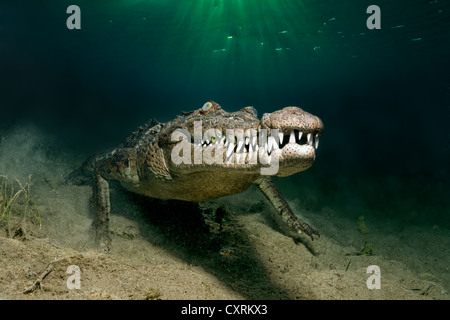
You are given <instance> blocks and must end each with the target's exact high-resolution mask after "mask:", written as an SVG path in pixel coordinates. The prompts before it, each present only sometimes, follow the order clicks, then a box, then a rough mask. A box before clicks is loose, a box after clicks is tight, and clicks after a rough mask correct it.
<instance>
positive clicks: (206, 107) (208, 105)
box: [202, 101, 212, 111]
mask: <svg viewBox="0 0 450 320" xmlns="http://www.w3.org/2000/svg"><path fill="white" fill-rule="evenodd" d="M211 107H212V103H211V102H209V101H208V102H206V103H205V104H204V105H203V107H202V111H208V110H209V109H211Z"/></svg>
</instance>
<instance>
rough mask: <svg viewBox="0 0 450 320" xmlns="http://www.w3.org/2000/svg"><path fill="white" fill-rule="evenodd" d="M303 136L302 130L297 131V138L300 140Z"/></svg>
mask: <svg viewBox="0 0 450 320" xmlns="http://www.w3.org/2000/svg"><path fill="white" fill-rule="evenodd" d="M302 136H303V132H301V131H299V132H298V140H299V141H300V140H301V139H302Z"/></svg>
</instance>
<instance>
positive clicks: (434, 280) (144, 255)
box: [0, 130, 450, 300]
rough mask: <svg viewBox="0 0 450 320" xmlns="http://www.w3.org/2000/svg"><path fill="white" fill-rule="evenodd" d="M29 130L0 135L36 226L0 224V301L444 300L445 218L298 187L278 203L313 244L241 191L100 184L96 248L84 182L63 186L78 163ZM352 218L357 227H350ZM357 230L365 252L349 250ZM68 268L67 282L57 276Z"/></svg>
mask: <svg viewBox="0 0 450 320" xmlns="http://www.w3.org/2000/svg"><path fill="white" fill-rule="evenodd" d="M29 131H30V133H28V134H23V133H21V134H20V135H19V134H17V132H16V133H14V132H13V133H11V134H10V135H7V136H6V137H5V136H3V137H4V138H3V139H2V141H1V144H0V151H2V152H1V156H0V169H1V172H0V174H2V175H8V177H17V178H18V179H19V180H23V179H26V177H27V176H28V175H29V174H32V181H33V185H32V191H33V193H32V194H33V199H34V202H35V204H36V207H37V208H38V209H39V212H40V214H41V225H40V226H39V224H38V223H36V221H31V220H30V221H28V220H26V221H21V222H20V226H19V228H16V231H15V232H14V233H13V234H12V233H10V234H7V232H6V230H7V228H6V225H5V223H6V222H5V221H4V220H3V221H2V222H1V223H0V227H1V229H0V298H1V299H397V300H398V299H441V300H448V299H449V298H450V295H449V290H450V276H449V274H450V273H449V268H450V263H449V257H450V229H449V225H447V224H445V223H443V224H439V223H436V224H420V223H416V224H414V223H410V220H413V218H414V217H409V218H403V219H389V218H386V217H383V218H380V217H379V216H377V215H376V214H374V213H373V212H371V211H370V210H365V211H361V210H359V213H357V214H355V213H352V214H349V213H347V212H345V211H344V210H343V209H342V207H339V206H336V207H334V206H333V205H332V202H327V201H326V200H327V198H326V197H325V196H324V198H323V200H322V198H321V196H322V195H321V194H320V193H316V194H305V193H303V192H302V191H304V190H305V189H302V187H298V188H299V190H298V192H297V193H298V196H296V197H293V196H292V194H296V191H295V190H294V191H293V192H290V193H289V195H287V200H288V202H289V203H290V205H291V206H292V208H293V210H294V211H295V212H297V213H299V214H300V215H301V216H302V218H303V219H305V220H306V221H308V222H309V223H311V224H312V225H313V226H314V227H315V228H316V229H318V230H319V231H320V233H321V237H320V238H319V239H317V240H314V241H311V240H310V239H309V238H307V237H297V238H295V239H294V238H293V237H291V236H290V235H289V234H288V233H287V232H285V231H284V230H283V229H282V228H281V227H280V225H279V223H278V221H277V218H276V217H274V214H275V213H274V210H273V208H272V207H271V206H270V204H269V203H268V202H267V201H266V200H265V198H264V197H263V195H262V194H260V192H259V191H258V190H257V189H256V188H253V187H252V188H250V189H249V190H247V191H246V192H244V193H242V194H239V195H235V196H229V197H224V198H221V199H218V200H215V201H211V202H208V203H203V204H199V205H198V204H192V203H183V202H177V201H157V200H152V199H146V198H143V197H140V196H135V195H132V194H129V193H127V192H125V191H124V190H123V189H122V188H121V187H120V186H119V185H118V184H112V186H111V205H112V214H111V217H110V225H111V233H112V238H113V241H112V245H111V248H110V250H109V252H105V248H104V247H97V246H95V245H94V244H93V241H92V232H91V224H92V220H93V215H92V209H91V202H90V201H91V188H90V187H89V186H74V185H68V184H66V183H65V182H64V177H65V176H66V175H67V174H68V173H69V172H70V171H71V170H73V169H75V168H76V165H79V163H80V159H75V160H74V159H73V158H71V157H69V156H68V155H67V154H64V155H62V154H59V153H51V152H49V149H48V144H47V143H42V141H41V140H40V138H36V137H37V136H39V135H37V134H36V133H34V132H33V131H32V130H29ZM21 132H23V131H21ZM21 141H22V143H20V142H21ZM25 142H26V143H25ZM5 150H8V152H5ZM280 181H281V180H277V182H280ZM287 181H288V183H289V181H291V180H287ZM285 188H287V187H285ZM281 189H283V188H281ZM291 190H292V189H291ZM347 192H351V191H347ZM308 199H309V200H308ZM311 199H315V200H314V201H315V202H314V203H315V205H313V206H311V205H310V204H311V201H312V200H311ZM308 201H309V202H308ZM317 203H318V204H317ZM217 208H225V213H223V211H221V212H222V214H220V215H219V214H218V213H217V212H218V210H217ZM411 214H412V215H413V214H414V213H411ZM415 214H417V213H415ZM362 215H363V216H364V218H365V224H366V227H367V233H366V234H363V233H362V232H361V230H360V228H359V226H358V223H357V217H358V216H362ZM408 219H409V220H408ZM366 236H367V241H368V245H370V247H371V248H372V249H373V253H374V254H373V255H370V256H366V255H358V253H359V252H360V251H361V249H362V248H363V247H364V242H365V240H366ZM73 265H75V266H78V267H79V270H80V273H79V284H80V288H79V289H73V288H70V287H71V286H70V284H74V282H70V281H69V285H68V283H67V281H68V279H69V278H70V277H71V276H72V275H74V274H73V273H67V269H68V268H69V266H73ZM371 265H376V266H378V267H379V268H380V273H381V278H380V285H381V288H380V289H369V288H368V286H367V279H368V278H369V277H370V276H371V274H368V273H367V268H368V267H369V266H371ZM70 279H73V278H70ZM70 279H69V280H70Z"/></svg>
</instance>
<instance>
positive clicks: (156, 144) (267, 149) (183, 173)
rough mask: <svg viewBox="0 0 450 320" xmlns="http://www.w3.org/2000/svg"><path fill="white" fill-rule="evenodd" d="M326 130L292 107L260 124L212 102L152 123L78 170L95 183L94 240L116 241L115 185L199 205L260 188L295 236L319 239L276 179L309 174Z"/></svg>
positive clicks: (251, 115) (251, 114) (253, 114)
mask: <svg viewBox="0 0 450 320" xmlns="http://www.w3.org/2000/svg"><path fill="white" fill-rule="evenodd" d="M322 131H323V124H322V121H321V120H320V119H319V118H318V117H317V116H314V115H312V114H310V113H308V112H306V111H304V110H302V109H301V108H298V107H293V106H290V107H285V108H283V109H281V110H278V111H275V112H272V113H265V114H263V115H262V117H261V119H259V118H258V114H257V111H256V109H255V108H253V107H245V108H243V109H241V110H239V111H236V112H227V111H225V110H223V109H222V108H221V106H220V105H219V104H217V103H216V102H214V101H208V102H206V103H205V104H204V105H203V106H202V107H201V108H199V109H197V110H195V111H190V112H183V113H182V114H181V115H179V116H177V117H176V118H175V119H173V120H172V121H169V122H167V123H159V122H158V121H156V120H154V119H153V120H150V121H149V122H148V123H147V124H146V125H144V126H142V127H139V129H138V130H137V131H136V132H134V133H132V134H131V136H130V137H128V138H127V139H126V140H125V141H124V142H123V143H122V144H121V145H119V147H117V148H115V149H114V150H112V151H110V152H107V153H105V154H100V155H94V156H91V157H90V158H88V159H87V160H86V161H85V162H84V163H83V165H82V166H81V168H79V169H78V172H77V174H80V171H81V173H82V174H83V175H84V176H90V177H92V179H91V181H92V182H93V183H92V185H93V200H94V201H93V202H94V210H95V214H96V218H95V220H94V222H93V225H94V227H95V228H94V230H96V233H95V234H96V239H106V240H107V242H108V243H110V242H111V238H110V236H109V229H108V228H109V218H108V216H109V213H110V199H109V181H110V180H117V181H119V182H120V184H121V185H122V186H123V187H124V188H125V189H127V190H129V191H131V192H134V193H138V194H141V195H145V196H148V197H153V198H159V199H177V200H184V201H193V202H202V201H208V200H212V199H216V198H219V197H222V196H226V195H232V194H238V193H241V192H243V191H245V190H247V189H248V188H249V187H250V185H252V184H256V185H257V186H258V187H259V189H260V190H261V191H262V193H263V194H264V195H265V196H266V197H267V199H268V200H269V201H270V203H271V204H272V205H273V207H274V208H275V209H276V211H277V212H278V214H279V215H280V216H281V219H282V221H283V222H284V223H285V224H286V225H287V226H288V227H289V228H290V230H292V231H294V232H295V233H302V232H304V233H305V234H307V235H308V236H310V237H311V239H314V238H315V237H319V236H320V235H319V232H318V231H317V230H316V229H314V228H313V227H311V226H310V225H308V224H307V223H306V222H304V221H303V220H302V219H300V218H299V217H298V216H296V215H295V214H294V212H293V211H292V209H291V208H290V207H289V205H288V203H287V202H286V200H285V199H284V198H283V196H282V194H281V193H280V191H279V190H278V188H277V187H276V185H275V183H274V182H273V181H272V179H271V176H280V177H285V176H289V175H292V174H294V173H297V172H300V171H303V170H306V169H308V168H309V167H311V166H312V164H313V162H314V160H315V157H316V149H317V148H318V144H319V137H320V136H321V134H322ZM258 140H259V141H258ZM271 167H273V168H272V169H275V170H272V171H270V170H269V169H270V168H271ZM264 170H265V171H264Z"/></svg>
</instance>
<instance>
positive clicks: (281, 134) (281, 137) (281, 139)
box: [278, 132, 284, 144]
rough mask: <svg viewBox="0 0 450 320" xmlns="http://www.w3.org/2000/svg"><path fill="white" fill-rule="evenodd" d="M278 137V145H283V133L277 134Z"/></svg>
mask: <svg viewBox="0 0 450 320" xmlns="http://www.w3.org/2000/svg"><path fill="white" fill-rule="evenodd" d="M278 136H279V137H280V144H282V143H283V138H284V134H283V132H278Z"/></svg>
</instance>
